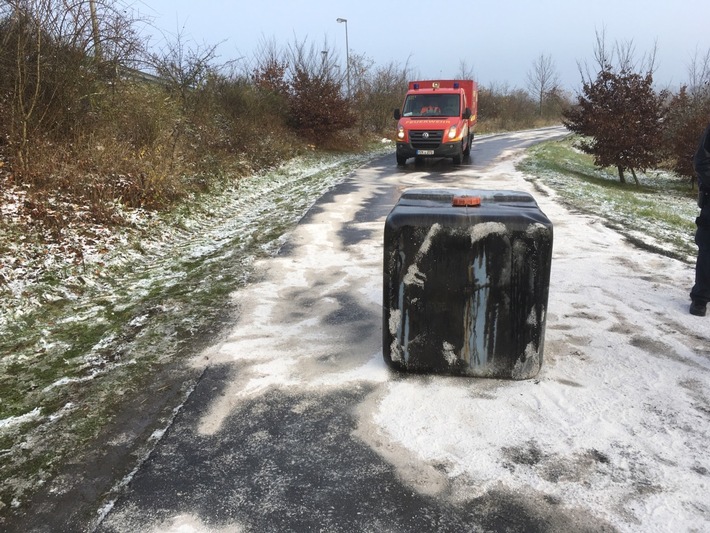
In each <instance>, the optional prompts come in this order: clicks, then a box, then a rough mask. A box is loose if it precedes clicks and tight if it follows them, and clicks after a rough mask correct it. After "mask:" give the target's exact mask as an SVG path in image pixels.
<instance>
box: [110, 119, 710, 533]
mask: <svg viewBox="0 0 710 533" xmlns="http://www.w3.org/2000/svg"><path fill="white" fill-rule="evenodd" d="M562 133H563V132H562V131H561V130H555V129H550V130H545V131H537V132H523V133H518V134H510V135H505V136H499V137H491V138H484V139H479V140H477V141H476V143H475V146H474V152H473V157H472V163H471V164H468V165H464V166H461V167H454V166H451V165H450V163H448V162H444V161H440V162H437V161H434V162H428V163H427V164H425V165H423V166H420V167H415V166H413V165H412V164H411V163H410V165H408V166H407V167H406V168H404V169H396V167H395V166H394V156H388V157H386V158H381V159H378V160H376V161H374V162H373V163H372V164H370V165H368V166H365V167H363V168H361V169H359V170H357V171H356V172H354V173H353V175H352V176H351V177H350V178H349V179H348V180H346V181H345V182H344V183H342V184H341V185H339V186H337V187H335V188H334V189H332V190H331V191H330V192H329V193H327V194H326V195H325V196H324V197H323V198H321V200H320V201H319V202H318V203H317V204H316V205H315V206H314V207H313V208H312V209H311V211H310V212H309V214H308V215H307V216H306V217H305V218H304V220H303V221H302V222H301V223H300V224H299V225H298V227H297V228H296V229H295V230H294V231H293V232H292V233H291V235H290V237H289V239H288V241H287V243H286V245H285V246H284V248H283V249H282V250H281V253H280V254H279V255H278V256H277V257H274V258H269V259H266V260H263V261H262V262H260V264H259V265H258V272H259V273H260V274H259V276H258V278H257V280H256V281H255V282H254V283H251V284H249V285H248V286H247V287H245V288H244V289H243V290H240V291H238V292H237V293H235V294H234V298H235V299H236V301H237V302H238V304H239V307H240V309H241V312H240V319H239V321H238V323H237V324H235V326H234V328H233V330H232V332H231V333H230V335H229V337H228V338H227V339H226V340H225V342H223V343H220V344H219V345H216V346H213V347H212V348H211V349H209V350H207V351H206V352H205V353H202V354H200V355H199V357H197V358H196V359H195V361H194V364H195V365H197V366H200V367H206V372H205V375H204V378H203V380H202V381H201V382H200V383H199V385H198V387H197V388H196V390H195V392H194V393H193V395H192V396H191V397H190V399H189V400H188V402H187V403H186V404H185V406H184V408H183V410H182V411H181V413H180V414H179V415H178V417H177V418H176V421H175V423H174V425H173V426H172V427H171V428H170V430H169V431H168V432H167V433H166V434H165V436H164V437H163V438H162V439H161V441H160V443H159V444H158V446H157V447H156V449H155V451H154V452H153V454H152V456H151V458H150V459H149V460H148V461H147V462H146V463H145V464H144V465H143V467H142V468H141V469H140V470H139V472H138V473H137V474H136V475H135V477H134V478H133V479H132V480H131V483H130V484H128V486H127V488H126V490H125V493H124V494H123V495H122V496H121V497H120V498H119V499H118V500H117V501H116V502H115V503H114V504H112V505H111V506H109V507H108V508H105V512H106V516H105V518H104V519H103V521H102V522H101V523H100V524H99V525H98V527H97V530H98V531H139V530H140V531H152V532H168V531H170V532H173V531H174V532H177V531H180V532H187V531H194V532H207V531H210V532H212V531H220V532H221V531H358V532H361V531H412V532H414V531H501V530H510V531H523V530H524V531H622V532H635V531H644V532H667V531H710V499H709V498H708V494H709V493H710V454H708V453H707V446H708V443H710V343H709V342H708V341H709V339H710V330H709V328H708V324H709V323H708V321H707V319H703V318H698V317H693V316H691V315H689V314H688V313H687V304H688V296H687V294H688V289H689V286H690V282H691V278H692V268H691V267H689V266H688V265H687V264H684V263H681V262H679V261H676V260H673V259H669V258H666V257H661V256H659V255H655V254H653V253H650V252H647V251H643V250H639V249H637V248H634V247H632V246H631V245H629V244H628V243H627V242H625V240H624V238H623V237H622V236H620V235H619V234H618V233H616V232H614V231H612V230H610V229H608V228H607V227H606V226H604V225H603V224H602V223H601V222H600V220H599V219H597V218H595V217H593V216H588V215H580V214H575V213H572V212H570V211H568V210H567V209H565V208H564V207H562V206H561V205H560V204H559V203H558V202H557V201H556V200H555V195H554V192H553V191H549V190H545V189H544V188H542V186H541V185H540V184H539V183H538V184H537V185H533V184H532V183H531V182H530V181H527V180H526V179H525V176H524V175H522V174H521V173H519V172H517V171H516V170H515V168H514V163H515V162H516V160H517V159H518V158H519V157H520V155H521V154H522V149H523V148H524V147H525V146H527V145H529V143H530V142H534V141H535V140H538V139H541V138H545V137H548V138H549V137H554V136H556V135H561V134H562ZM442 186H445V187H460V188H466V189H506V190H520V191H526V192H529V193H531V194H533V196H534V197H535V198H536V200H537V201H538V203H539V205H540V207H541V209H542V211H543V212H544V213H545V214H546V215H547V216H548V217H549V218H550V220H551V221H552V223H553V225H554V251H553V262H552V275H551V281H550V298H549V305H548V316H547V329H546V340H545V350H544V363H543V366H542V370H541V371H540V373H539V374H538V375H537V377H536V378H535V379H532V380H526V381H507V380H492V379H471V378H456V377H442V376H422V375H416V376H415V375H402V374H398V373H395V372H392V371H391V370H389V369H388V368H387V367H386V366H385V364H384V362H383V360H382V352H381V305H382V240H383V226H384V219H385V217H386V216H387V213H388V212H389V210H390V209H391V207H392V206H393V205H394V203H395V202H396V201H397V199H398V197H399V195H400V194H401V192H402V191H403V190H405V189H408V188H414V187H416V188H422V187H442Z"/></svg>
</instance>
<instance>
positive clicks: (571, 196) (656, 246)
mask: <svg viewBox="0 0 710 533" xmlns="http://www.w3.org/2000/svg"><path fill="white" fill-rule="evenodd" d="M576 141H577V138H576V137H573V136H571V137H567V138H565V139H563V140H561V141H553V142H549V143H543V144H540V145H537V146H535V147H533V148H531V149H530V150H529V151H528V157H527V158H526V159H525V160H523V161H522V162H521V163H520V164H519V165H518V169H519V170H521V171H523V172H525V173H526V174H527V175H528V179H530V180H531V181H533V182H536V181H539V182H540V183H542V184H544V185H545V186H547V187H549V188H551V189H553V190H554V191H555V192H556V193H557V194H558V195H559V198H560V199H561V201H562V202H563V203H565V204H566V205H567V206H568V207H570V208H572V209H575V210H578V211H581V212H585V213H593V214H596V215H599V216H601V217H602V218H604V219H605V220H606V222H607V223H608V224H609V225H610V226H612V227H614V228H615V229H618V230H619V231H621V232H622V233H624V234H626V235H627V237H629V239H630V240H632V241H634V242H636V243H643V245H644V247H646V248H648V249H651V250H654V251H656V252H659V253H662V254H664V255H668V256H671V257H676V258H678V259H681V260H683V261H688V262H692V261H693V260H694V255H695V253H696V249H695V244H694V242H693V234H694V232H695V217H696V216H697V206H696V204H695V196H696V193H695V191H693V190H692V189H691V188H690V186H689V183H688V181H687V180H686V179H681V178H678V177H677V176H675V175H673V174H672V173H670V172H665V171H649V172H646V173H641V172H638V171H637V176H638V178H639V182H640V184H639V185H636V184H635V183H634V182H633V178H632V176H631V175H630V173H627V174H628V175H627V183H621V182H620V180H619V177H618V174H617V171H616V169H615V168H598V167H595V166H594V162H593V159H592V157H591V156H589V155H588V154H584V153H582V152H581V151H579V150H578V149H576V148H575V143H576Z"/></svg>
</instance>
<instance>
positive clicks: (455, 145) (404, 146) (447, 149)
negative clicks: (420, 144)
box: [397, 141, 461, 158]
mask: <svg viewBox="0 0 710 533" xmlns="http://www.w3.org/2000/svg"><path fill="white" fill-rule="evenodd" d="M460 153H461V141H457V142H451V143H442V144H440V145H439V146H437V147H435V148H428V149H426V150H424V149H419V148H414V147H413V146H412V145H411V144H409V143H405V142H398V143H397V157H406V158H409V157H455V156H456V155H460Z"/></svg>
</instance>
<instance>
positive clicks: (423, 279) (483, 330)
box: [383, 189, 552, 379]
mask: <svg viewBox="0 0 710 533" xmlns="http://www.w3.org/2000/svg"><path fill="white" fill-rule="evenodd" d="M384 239H385V242H384V285H383V307H384V309H383V319H384V323H383V355H384V358H385V361H386V362H387V363H388V364H389V365H390V366H392V367H394V368H397V369H399V370H405V371H411V372H429V373H442V374H451V375H465V376H478V377H495V378H512V379H528V378H532V377H534V376H535V375H537V373H538V372H539V370H540V367H541V365H542V359H543V346H544V336H545V318H546V313H547V298H548V292H549V283H550V264H551V261H552V224H551V222H550V221H549V220H548V218H547V217H546V216H545V214H544V213H543V212H542V211H541V210H540V209H539V207H538V205H537V202H535V199H534V198H533V197H532V196H531V195H529V194H527V193H524V192H515V191H494V190H463V189H411V190H409V191H406V192H405V193H404V194H403V195H402V196H401V198H400V199H399V201H398V202H397V204H396V205H395V206H394V208H393V209H392V211H391V212H390V214H389V215H388V216H387V220H386V223H385V236H384Z"/></svg>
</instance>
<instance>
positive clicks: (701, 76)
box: [688, 49, 710, 94]
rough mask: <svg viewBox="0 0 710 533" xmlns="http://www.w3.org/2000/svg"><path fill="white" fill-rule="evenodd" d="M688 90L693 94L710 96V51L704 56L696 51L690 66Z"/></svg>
mask: <svg viewBox="0 0 710 533" xmlns="http://www.w3.org/2000/svg"><path fill="white" fill-rule="evenodd" d="M688 90H689V91H690V93H691V94H710V49H708V50H707V51H706V52H705V54H704V55H700V53H699V51H698V50H697V49H696V50H695V54H694V55H693V58H692V60H691V63H690V65H689V66H688Z"/></svg>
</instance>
